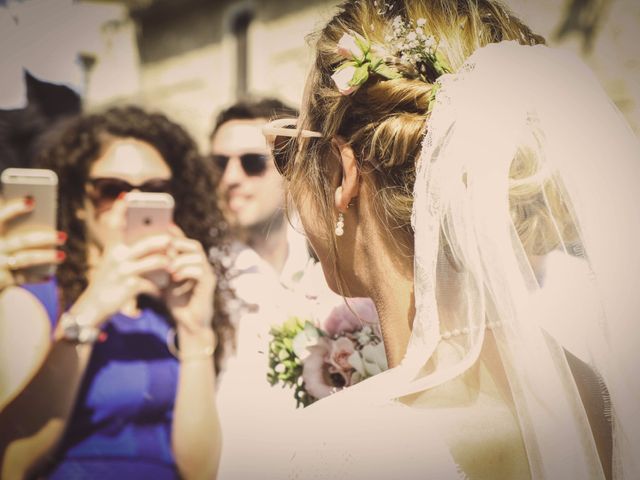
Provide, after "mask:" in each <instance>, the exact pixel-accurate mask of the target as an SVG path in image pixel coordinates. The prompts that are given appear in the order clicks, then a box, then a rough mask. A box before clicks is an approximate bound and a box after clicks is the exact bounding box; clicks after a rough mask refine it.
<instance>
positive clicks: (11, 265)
mask: <svg viewBox="0 0 640 480" xmlns="http://www.w3.org/2000/svg"><path fill="white" fill-rule="evenodd" d="M34 207H35V204H34V200H33V198H28V197H25V198H15V199H11V200H6V201H5V200H3V199H2V198H0V290H2V289H4V288H6V287H7V286H10V285H14V284H16V283H25V282H27V281H30V280H32V279H30V278H28V277H26V276H25V275H24V272H25V270H27V269H29V268H32V267H37V266H43V265H57V264H58V263H60V262H61V261H62V260H64V252H62V251H60V250H58V249H57V247H60V246H61V245H63V244H64V242H65V241H66V238H67V236H66V234H65V233H64V232H57V231H56V230H55V229H53V228H46V227H41V228H33V229H31V230H29V231H24V230H19V231H17V232H12V231H11V228H10V222H11V221H12V220H14V219H17V218H19V217H21V216H23V215H28V214H29V213H30V212H31V211H33V209H34Z"/></svg>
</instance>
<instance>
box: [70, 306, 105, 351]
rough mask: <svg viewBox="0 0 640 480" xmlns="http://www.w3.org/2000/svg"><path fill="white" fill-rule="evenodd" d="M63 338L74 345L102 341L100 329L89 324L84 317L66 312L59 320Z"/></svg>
mask: <svg viewBox="0 0 640 480" xmlns="http://www.w3.org/2000/svg"><path fill="white" fill-rule="evenodd" d="M59 324H60V328H61V333H62V338H63V339H64V340H66V341H69V342H73V343H95V342H96V341H97V340H99V339H100V336H101V333H102V332H101V331H100V328H98V327H95V326H93V325H91V324H90V323H88V322H87V319H86V318H85V316H83V315H78V314H75V313H71V312H64V313H63V314H62V315H61V316H60V320H59Z"/></svg>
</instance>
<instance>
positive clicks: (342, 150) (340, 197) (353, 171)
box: [331, 137, 360, 213]
mask: <svg viewBox="0 0 640 480" xmlns="http://www.w3.org/2000/svg"><path fill="white" fill-rule="evenodd" d="M331 143H332V145H333V147H334V150H335V151H336V154H337V156H338V161H339V162H340V164H341V165H342V180H341V181H340V185H339V186H338V188H337V189H336V195H335V206H336V209H337V210H338V211H339V212H342V213H345V212H346V211H347V208H348V205H349V204H350V203H351V201H352V200H353V199H354V198H356V197H357V196H358V190H359V187H360V172H359V171H358V164H357V162H356V156H355V154H354V152H353V149H352V148H351V145H349V144H348V143H347V141H346V140H345V139H344V138H342V137H334V138H333V139H332V140H331Z"/></svg>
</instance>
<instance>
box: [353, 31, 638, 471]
mask: <svg viewBox="0 0 640 480" xmlns="http://www.w3.org/2000/svg"><path fill="white" fill-rule="evenodd" d="M440 84H441V87H440V89H439V91H438V93H437V96H436V105H435V107H434V109H433V112H432V114H431V117H430V118H429V120H428V121H427V124H428V125H427V135H426V137H425V140H424V145H423V149H422V154H421V158H420V163H419V165H418V171H417V179H416V183H415V190H414V196H415V199H414V201H415V204H414V210H413V219H412V221H413V227H414V231H415V299H416V315H415V320H414V324H413V332H412V337H411V339H410V343H409V347H408V351H407V354H406V356H405V358H404V360H403V362H402V364H401V365H400V366H399V367H397V368H395V369H392V370H390V371H388V372H385V373H384V374H382V375H383V377H385V378H384V379H382V378H381V379H380V381H381V382H372V384H371V385H372V388H373V387H374V385H375V390H374V391H372V392H370V393H371V394H372V395H376V394H378V395H379V394H380V393H381V392H384V395H385V396H387V397H389V395H387V394H388V393H389V392H392V397H400V396H404V395H407V394H411V393H415V392H419V391H423V390H425V389H428V388H431V387H434V386H437V385H439V384H441V383H443V382H446V381H447V380H450V379H452V378H454V377H456V376H458V375H459V374H461V373H462V372H464V371H465V370H467V369H468V368H469V367H470V366H472V365H473V364H474V362H475V361H476V360H477V358H478V355H479V353H480V351H481V348H482V346H483V341H484V338H485V335H486V332H487V331H488V330H487V329H488V328H489V329H491V330H492V331H493V333H494V335H495V338H496V343H497V347H498V350H499V352H500V356H501V360H502V363H503V365H504V367H505V370H506V374H507V378H508V381H509V385H510V388H511V392H512V395H513V399H514V403H515V407H516V412H517V416H518V420H519V423H520V427H521V431H522V434H523V438H524V442H525V446H526V449H527V454H528V458H529V463H530V467H531V472H532V474H533V478H604V471H606V470H609V469H610V470H612V471H613V477H614V478H640V459H639V458H638V454H640V423H639V419H640V411H639V410H640V393H639V392H640V381H639V379H640V375H638V374H637V372H636V371H635V370H636V369H637V368H638V366H640V362H639V360H640V354H639V353H638V347H639V346H640V344H639V342H638V332H639V331H640V327H639V326H638V325H637V323H636V322H637V318H636V317H637V316H638V314H640V292H639V291H638V286H639V285H640V253H639V247H640V194H638V193H637V192H639V191H640V190H639V189H640V155H639V152H640V149H639V146H638V141H637V138H636V137H635V135H634V134H633V132H632V131H631V129H630V128H629V126H628V125H627V123H626V122H625V120H624V119H623V118H622V116H621V114H620V112H619V111H618V110H617V109H616V107H615V106H614V105H613V103H612V102H611V101H610V100H609V99H608V97H607V96H606V95H605V94H604V92H603V90H602V88H601V87H600V86H599V84H598V82H597V81H596V79H595V78H594V76H593V74H592V73H591V72H590V71H589V69H588V68H587V67H585V66H584V65H583V64H581V62H580V61H579V60H577V59H576V58H575V57H573V56H572V55H570V54H568V53H566V52H562V51H557V50H552V49H549V48H547V47H544V46H535V47H530V46H521V45H518V44H516V43H515V42H503V43H500V44H492V45H489V46H487V47H484V48H482V49H479V50H478V51H476V52H475V53H474V54H473V55H472V56H471V57H470V58H469V59H468V60H467V62H466V63H465V64H464V66H463V67H462V68H461V70H460V71H459V72H457V73H456V74H451V75H444V76H443V77H441V79H440ZM516 217H518V218H520V220H518V221H516V220H515V218H516ZM522 219H525V220H526V221H522ZM518 228H520V231H518V230H517V229H518ZM444 342H446V343H447V344H448V345H449V346H450V347H451V346H453V348H454V349H455V352H456V354H455V355H453V356H451V355H449V356H448V357H446V358H445V357H443V358H439V359H438V362H437V364H436V365H435V366H434V365H433V364H431V365H429V362H428V361H429V359H430V358H432V357H433V356H434V355H437V353H438V351H439V349H440V348H441V346H442V344H443V343H444ZM567 351H568V352H570V354H573V355H575V356H577V357H578V358H579V359H580V360H581V361H583V362H585V363H586V364H588V365H589V366H590V368H591V369H592V370H593V371H594V372H596V374H597V375H598V376H599V377H600V378H599V379H600V382H599V383H600V385H599V389H601V390H602V392H606V391H608V397H609V398H610V403H609V404H607V406H606V407H605V411H606V414H607V415H608V416H609V418H610V420H611V423H612V427H613V451H614V458H613V466H612V468H609V467H607V466H604V467H603V466H602V465H601V464H600V461H599V457H598V453H597V450H596V444H595V442H594V438H593V434H592V430H591V428H590V425H589V422H588V419H587V415H586V409H585V405H584V404H583V399H582V398H581V396H580V394H579V392H578V386H577V385H576V382H575V381H574V376H573V375H572V373H571V370H570V367H569V365H568V362H567V355H569V354H567V353H566V352H567ZM384 382H386V385H385V387H384V388H381V383H384ZM365 383H366V382H365ZM363 387H364V385H363Z"/></svg>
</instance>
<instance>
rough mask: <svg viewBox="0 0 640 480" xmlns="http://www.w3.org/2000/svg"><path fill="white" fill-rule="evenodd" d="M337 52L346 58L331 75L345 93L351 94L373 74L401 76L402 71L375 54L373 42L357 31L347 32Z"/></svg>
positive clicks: (390, 76)
mask: <svg viewBox="0 0 640 480" xmlns="http://www.w3.org/2000/svg"><path fill="white" fill-rule="evenodd" d="M336 52H337V53H338V54H339V55H341V56H342V57H344V58H345V59H346V61H345V62H343V63H342V64H341V65H340V66H339V67H338V68H337V69H336V71H335V73H334V74H333V75H331V79H332V80H333V82H334V83H335V84H336V87H338V90H339V91H340V93H341V94H343V95H351V94H352V93H353V92H355V91H356V90H357V89H358V88H360V86H361V85H362V84H363V83H364V82H366V81H367V80H368V79H369V76H370V75H372V74H376V75H380V76H381V77H383V78H386V79H388V80H391V79H394V78H400V77H401V75H400V73H399V72H398V71H397V70H396V69H394V68H392V67H390V66H388V65H387V64H386V63H384V60H383V59H382V57H380V56H378V55H375V54H374V52H373V51H372V48H371V43H370V42H369V41H368V40H367V39H366V38H364V37H363V36H362V35H358V34H357V33H353V34H349V33H345V34H343V35H342V38H340V41H339V42H338V45H337V46H336Z"/></svg>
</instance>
